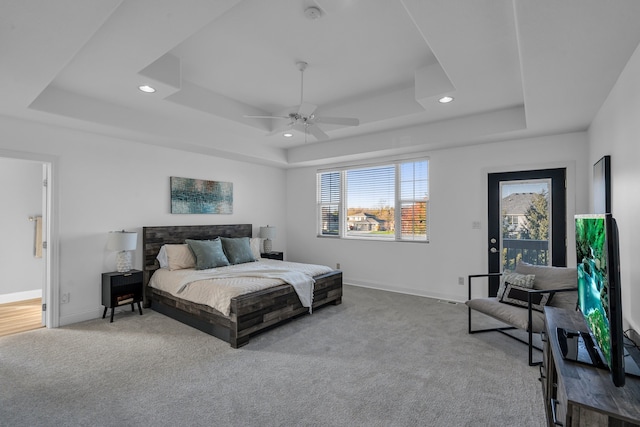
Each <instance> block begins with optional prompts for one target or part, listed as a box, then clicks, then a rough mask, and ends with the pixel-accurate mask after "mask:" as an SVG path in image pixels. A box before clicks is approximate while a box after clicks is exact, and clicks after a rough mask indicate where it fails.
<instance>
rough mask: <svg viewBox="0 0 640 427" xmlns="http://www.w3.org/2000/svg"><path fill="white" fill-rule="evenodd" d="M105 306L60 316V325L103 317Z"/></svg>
mask: <svg viewBox="0 0 640 427" xmlns="http://www.w3.org/2000/svg"><path fill="white" fill-rule="evenodd" d="M103 310H104V307H102V308H101V309H97V310H88V311H84V312H82V313H75V314H71V315H68V316H60V323H59V325H60V326H66V325H71V324H73V323H79V322H86V321H87V320H93V319H98V318H100V317H102V312H103Z"/></svg>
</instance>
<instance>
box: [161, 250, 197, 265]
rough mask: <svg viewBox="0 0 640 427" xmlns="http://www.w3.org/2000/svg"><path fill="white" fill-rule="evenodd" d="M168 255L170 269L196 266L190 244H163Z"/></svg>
mask: <svg viewBox="0 0 640 427" xmlns="http://www.w3.org/2000/svg"><path fill="white" fill-rule="evenodd" d="M162 247H163V248H165V253H166V255H167V266H168V268H169V270H182V269H185V268H195V266H196V259H195V257H194V256H193V252H192V251H191V249H189V245H187V244H186V243H185V244H180V245H163V246H162Z"/></svg>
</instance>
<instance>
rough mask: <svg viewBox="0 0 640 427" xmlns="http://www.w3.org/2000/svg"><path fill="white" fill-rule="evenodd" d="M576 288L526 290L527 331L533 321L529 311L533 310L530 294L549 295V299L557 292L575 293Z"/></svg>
mask: <svg viewBox="0 0 640 427" xmlns="http://www.w3.org/2000/svg"><path fill="white" fill-rule="evenodd" d="M577 290H578V288H577V287H575V288H559V289H527V312H528V313H527V314H528V315H529V318H528V322H529V330H531V328H532V327H531V322H532V321H533V319H532V316H533V314H532V312H531V310H533V306H532V303H531V295H532V294H547V293H548V294H550V295H549V298H551V297H552V296H554V295H555V294H556V293H559V292H570V291H577Z"/></svg>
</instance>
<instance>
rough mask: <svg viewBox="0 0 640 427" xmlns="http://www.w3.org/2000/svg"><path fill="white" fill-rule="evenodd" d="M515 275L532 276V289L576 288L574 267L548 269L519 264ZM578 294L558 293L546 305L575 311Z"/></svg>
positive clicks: (576, 272)
mask: <svg viewBox="0 0 640 427" xmlns="http://www.w3.org/2000/svg"><path fill="white" fill-rule="evenodd" d="M515 271H516V273H520V274H534V275H535V276H536V279H535V281H534V283H533V289H562V288H575V287H576V286H578V271H577V269H576V268H575V267H549V266H546V265H532V264H527V263H526V262H519V263H518V265H516V270H515ZM577 301H578V292H560V293H557V294H555V295H554V296H553V297H552V298H551V300H550V301H549V303H548V305H550V306H553V307H561V308H567V309H569V310H575V308H576V302H577Z"/></svg>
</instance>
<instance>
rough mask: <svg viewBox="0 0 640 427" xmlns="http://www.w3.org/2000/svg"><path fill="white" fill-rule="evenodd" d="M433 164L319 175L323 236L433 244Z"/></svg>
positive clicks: (414, 163) (423, 162)
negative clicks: (430, 214)
mask: <svg viewBox="0 0 640 427" xmlns="http://www.w3.org/2000/svg"><path fill="white" fill-rule="evenodd" d="M428 204H429V191H428V161H427V160H419V161H413V160H412V161H403V162H395V163H391V164H384V165H377V166H370V167H360V168H351V169H343V170H338V171H329V172H321V173H318V212H319V216H318V228H319V235H321V236H335V237H351V238H367V239H371V238H373V239H382V240H411V241H424V242H426V241H427V240H428Z"/></svg>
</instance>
